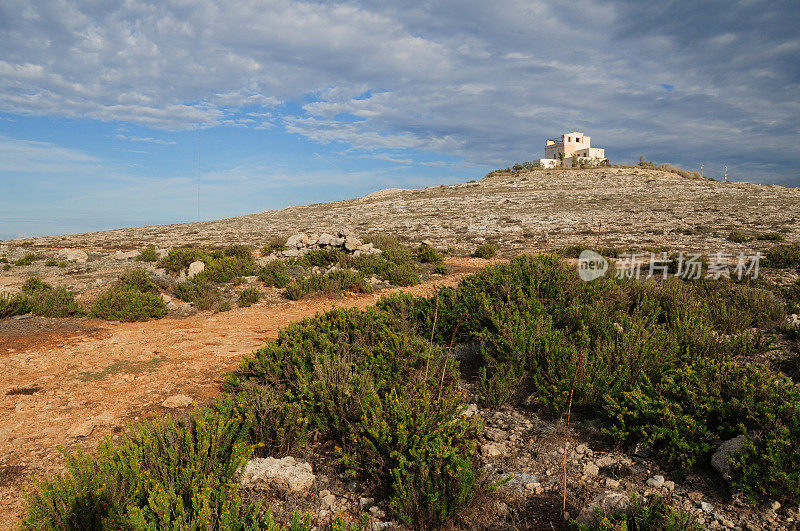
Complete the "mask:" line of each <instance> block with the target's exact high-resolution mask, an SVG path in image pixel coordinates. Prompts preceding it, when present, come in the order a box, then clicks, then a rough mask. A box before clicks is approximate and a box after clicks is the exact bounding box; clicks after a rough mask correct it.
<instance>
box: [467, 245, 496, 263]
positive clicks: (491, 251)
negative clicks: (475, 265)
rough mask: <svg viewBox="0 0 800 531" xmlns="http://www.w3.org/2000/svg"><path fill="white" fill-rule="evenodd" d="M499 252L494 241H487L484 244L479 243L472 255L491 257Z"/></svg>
mask: <svg viewBox="0 0 800 531" xmlns="http://www.w3.org/2000/svg"><path fill="white" fill-rule="evenodd" d="M496 254H497V246H496V245H494V244H492V243H485V244H483V245H479V246H478V248H477V249H475V252H473V253H472V256H474V257H475V258H484V259H489V258H493V257H494V255H496Z"/></svg>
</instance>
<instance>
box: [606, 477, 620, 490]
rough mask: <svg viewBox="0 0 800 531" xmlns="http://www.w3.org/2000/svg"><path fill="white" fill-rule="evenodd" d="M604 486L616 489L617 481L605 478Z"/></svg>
mask: <svg viewBox="0 0 800 531" xmlns="http://www.w3.org/2000/svg"><path fill="white" fill-rule="evenodd" d="M606 487H607V488H609V489H618V488H619V481H617V480H616V479H612V478H606Z"/></svg>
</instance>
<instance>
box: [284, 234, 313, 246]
mask: <svg viewBox="0 0 800 531" xmlns="http://www.w3.org/2000/svg"><path fill="white" fill-rule="evenodd" d="M306 243H308V235H307V234H306V233H305V232H298V233H297V234H293V235H291V236H289V239H288V240H286V247H288V248H289V249H292V248H294V249H299V248H300V247H304V246H305V245H306Z"/></svg>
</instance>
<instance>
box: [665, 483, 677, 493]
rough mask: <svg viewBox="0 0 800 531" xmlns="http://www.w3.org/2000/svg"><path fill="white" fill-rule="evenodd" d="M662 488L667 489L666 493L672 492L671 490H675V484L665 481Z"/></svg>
mask: <svg viewBox="0 0 800 531" xmlns="http://www.w3.org/2000/svg"><path fill="white" fill-rule="evenodd" d="M664 488H665V489H667V490H668V491H670V492H672V491H673V490H675V482H674V481H665V482H664Z"/></svg>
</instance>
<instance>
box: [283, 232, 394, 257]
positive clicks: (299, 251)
mask: <svg viewBox="0 0 800 531" xmlns="http://www.w3.org/2000/svg"><path fill="white" fill-rule="evenodd" d="M330 248H336V249H341V250H342V251H345V252H347V253H350V254H352V255H353V256H361V255H362V254H381V250H380V249H377V248H375V246H374V245H373V244H371V243H364V242H363V241H361V240H360V239H359V238H357V237H356V235H355V234H354V233H353V232H351V231H349V230H340V231H337V232H336V233H334V234H330V233H327V232H323V233H322V234H306V233H305V232H299V233H297V234H293V235H291V236H289V238H288V239H287V240H286V249H285V250H284V251H282V252H281V253H280V254H281V255H282V256H284V257H287V258H296V257H299V256H303V255H304V254H306V253H307V252H308V251H310V250H311V249H330Z"/></svg>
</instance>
